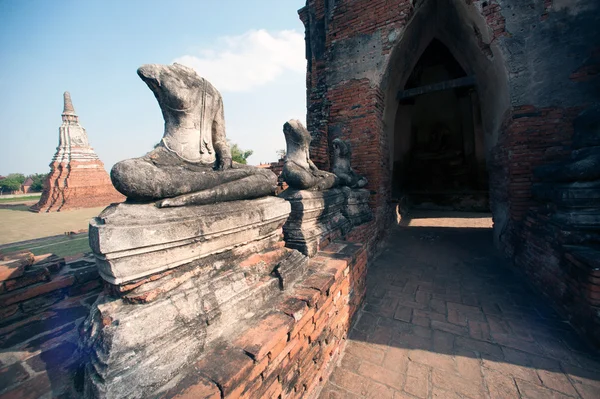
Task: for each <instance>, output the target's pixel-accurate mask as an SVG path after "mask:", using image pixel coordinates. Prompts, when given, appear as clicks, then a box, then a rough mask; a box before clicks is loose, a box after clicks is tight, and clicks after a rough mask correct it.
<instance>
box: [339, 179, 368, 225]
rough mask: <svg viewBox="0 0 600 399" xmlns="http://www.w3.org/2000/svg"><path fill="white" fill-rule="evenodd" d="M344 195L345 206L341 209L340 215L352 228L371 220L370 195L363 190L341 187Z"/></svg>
mask: <svg viewBox="0 0 600 399" xmlns="http://www.w3.org/2000/svg"><path fill="white" fill-rule="evenodd" d="M342 190H344V194H345V195H346V205H345V206H344V208H343V209H342V214H343V215H344V216H345V217H346V219H348V220H349V221H350V223H352V226H358V225H361V224H363V223H367V222H370V221H371V220H373V211H371V208H370V207H369V198H370V196H371V195H370V193H369V191H368V190H364V189H350V188H348V187H343V188H342Z"/></svg>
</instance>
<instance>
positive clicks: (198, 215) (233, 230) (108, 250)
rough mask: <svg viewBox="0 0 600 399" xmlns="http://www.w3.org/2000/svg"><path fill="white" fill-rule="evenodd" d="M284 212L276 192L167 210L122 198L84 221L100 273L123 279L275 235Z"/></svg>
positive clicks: (107, 277) (111, 279) (114, 279)
mask: <svg viewBox="0 0 600 399" xmlns="http://www.w3.org/2000/svg"><path fill="white" fill-rule="evenodd" d="M289 213H290V205H289V204H288V203H287V202H286V201H284V200H282V199H279V198H276V197H266V198H261V199H256V200H246V201H235V202H228V203H220V204H215V205H205V206H189V207H178V208H171V209H167V208H164V209H160V208H157V207H155V206H154V205H153V204H128V203H124V204H118V205H114V206H110V207H108V208H106V209H105V210H104V211H103V212H102V213H101V214H100V215H99V216H98V217H97V218H95V219H93V220H92V221H91V222H90V246H91V248H92V251H93V252H94V254H95V255H96V261H97V264H98V269H99V270H100V274H101V275H102V277H103V278H104V279H105V280H106V281H108V282H110V283H111V284H123V283H126V282H130V281H133V280H135V279H141V278H143V277H146V276H149V275H152V274H155V273H159V272H162V271H165V270H168V269H172V268H175V267H177V266H180V265H183V264H186V263H189V262H192V261H194V260H199V259H203V258H206V257H207V256H209V255H214V254H218V253H222V252H225V251H229V250H233V249H234V248H236V247H237V246H240V245H242V244H245V243H248V242H251V241H257V240H261V239H264V238H266V237H269V236H272V235H276V234H278V233H277V230H278V229H280V228H281V226H282V225H283V224H284V223H285V221H286V219H287V217H288V215H289ZM214 267H215V268H216V267H218V266H217V265H214Z"/></svg>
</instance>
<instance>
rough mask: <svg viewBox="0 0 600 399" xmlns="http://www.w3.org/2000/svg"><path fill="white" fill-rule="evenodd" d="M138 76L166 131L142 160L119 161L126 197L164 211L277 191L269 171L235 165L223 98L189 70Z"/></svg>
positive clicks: (118, 179)
mask: <svg viewBox="0 0 600 399" xmlns="http://www.w3.org/2000/svg"><path fill="white" fill-rule="evenodd" d="M138 75H139V76H140V78H142V80H143V81H144V82H145V83H146V84H147V85H148V87H149V88H150V89H151V90H152V92H153V93H154V96H155V97H156V99H157V100H158V104H159V106H160V108H161V110H162V114H163V117H164V119H165V131H164V135H163V138H162V140H161V141H160V143H159V144H158V145H157V147H156V148H155V149H154V150H153V151H151V152H149V153H148V154H146V155H145V156H143V157H141V158H133V159H127V160H124V161H121V162H118V163H117V164H116V165H115V166H113V169H112V171H111V179H112V181H113V184H114V185H115V187H116V188H117V190H119V191H120V192H121V193H123V194H124V195H125V196H127V198H129V199H132V200H137V201H155V200H160V201H158V202H157V206H159V207H176V206H184V205H203V204H213V203H218V202H222V201H235V200H241V199H249V198H258V197H263V196H266V195H271V194H273V193H274V192H275V187H276V185H277V177H276V176H275V174H273V173H272V172H271V171H269V170H265V169H260V168H256V167H253V166H248V165H241V164H237V163H232V161H231V151H230V149H229V144H228V143H227V138H226V137H225V115H224V112H223V99H222V97H221V94H220V93H219V91H218V90H217V89H215V88H214V87H213V85H211V84H210V82H208V81H207V80H206V79H204V78H201V77H200V76H198V75H197V74H196V72H195V71H194V70H193V69H192V68H189V67H186V66H183V65H180V64H173V65H143V66H141V67H140V68H139V69H138Z"/></svg>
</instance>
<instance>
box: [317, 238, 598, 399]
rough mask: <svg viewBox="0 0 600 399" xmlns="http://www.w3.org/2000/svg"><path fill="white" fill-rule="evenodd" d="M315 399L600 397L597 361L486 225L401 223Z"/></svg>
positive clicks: (375, 266) (376, 264) (374, 269)
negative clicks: (449, 226)
mask: <svg viewBox="0 0 600 399" xmlns="http://www.w3.org/2000/svg"><path fill="white" fill-rule="evenodd" d="M367 284H368V288H367V297H366V300H365V304H364V307H363V309H362V310H361V311H360V312H359V315H358V318H357V320H356V321H355V323H354V326H353V329H352V331H351V332H350V334H349V339H348V344H347V346H346V350H345V353H344V356H343V358H342V359H341V361H340V364H339V365H338V366H337V367H336V369H335V370H334V371H333V373H332V375H331V376H330V378H329V381H328V382H327V384H326V385H325V387H324V389H323V390H322V392H321V396H320V397H321V398H327V399H329V398H331V399H333V398H359V397H367V398H395V399H398V398H586V399H587V398H595V399H597V398H600V357H599V356H598V354H597V353H596V352H594V351H593V350H591V349H590V348H589V347H588V346H587V345H586V344H585V343H584V342H582V340H581V339H580V338H579V336H578V335H577V334H576V333H575V332H574V331H573V329H572V328H571V327H570V325H569V324H568V323H567V322H565V321H564V320H563V319H562V318H561V317H560V316H559V315H558V314H557V313H555V312H554V311H553V310H552V309H551V308H549V307H548V305H547V304H546V303H545V300H544V298H543V297H540V296H538V295H537V294H536V293H534V292H532V290H531V289H530V288H529V287H528V286H527V284H526V282H525V281H524V278H523V277H522V276H520V274H518V273H516V272H514V271H512V270H511V269H509V268H508V261H507V260H505V259H503V258H502V257H500V255H499V254H498V252H496V251H495V249H494V248H493V244H492V233H491V230H489V229H443V228H432V227H410V228H402V227H399V228H397V229H396V230H394V231H393V232H392V233H391V234H390V241H389V243H388V244H387V247H386V249H385V250H384V252H383V253H382V254H381V255H380V256H379V257H378V258H377V259H376V260H375V261H374V262H373V263H372V265H371V266H370V269H369V273H368V282H367Z"/></svg>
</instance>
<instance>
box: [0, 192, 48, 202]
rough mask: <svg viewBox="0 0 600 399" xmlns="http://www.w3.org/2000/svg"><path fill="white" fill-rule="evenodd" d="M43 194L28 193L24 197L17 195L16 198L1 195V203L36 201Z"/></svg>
mask: <svg viewBox="0 0 600 399" xmlns="http://www.w3.org/2000/svg"><path fill="white" fill-rule="evenodd" d="M41 196H42V194H35V195H27V196H23V197H15V198H2V197H0V204H6V203H10V202H25V201H35V200H39V199H40V197H41Z"/></svg>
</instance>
